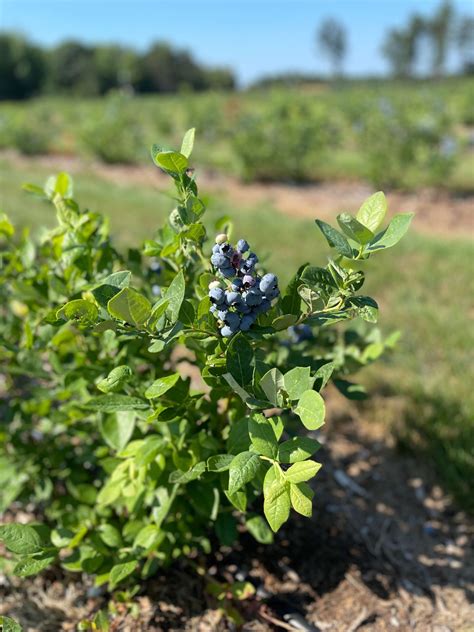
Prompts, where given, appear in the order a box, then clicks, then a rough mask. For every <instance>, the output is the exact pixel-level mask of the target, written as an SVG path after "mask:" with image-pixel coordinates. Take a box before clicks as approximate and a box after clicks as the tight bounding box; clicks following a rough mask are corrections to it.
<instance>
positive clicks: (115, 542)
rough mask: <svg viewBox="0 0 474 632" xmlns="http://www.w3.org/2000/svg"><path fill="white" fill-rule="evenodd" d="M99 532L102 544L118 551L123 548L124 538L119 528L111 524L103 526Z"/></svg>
mask: <svg viewBox="0 0 474 632" xmlns="http://www.w3.org/2000/svg"><path fill="white" fill-rule="evenodd" d="M98 531H99V535H100V539H101V540H102V542H104V544H106V545H107V546H109V547H110V548H112V549H118V548H120V547H121V546H123V541H122V536H121V534H120V531H119V530H118V529H117V527H114V526H113V525H111V524H101V525H100V527H99V529H98Z"/></svg>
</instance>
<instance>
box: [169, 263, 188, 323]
mask: <svg viewBox="0 0 474 632" xmlns="http://www.w3.org/2000/svg"><path fill="white" fill-rule="evenodd" d="M185 289H186V288H185V282H184V275H183V271H182V270H181V271H180V272H178V274H177V275H176V276H175V277H174V279H173V280H172V281H171V284H170V286H169V287H168V289H167V290H166V293H165V298H166V300H167V301H169V305H168V308H167V310H166V313H167V315H168V318H169V319H170V321H171V324H174V323H175V322H176V321H177V320H178V317H179V310H180V309H181V305H182V303H183V300H184V292H185Z"/></svg>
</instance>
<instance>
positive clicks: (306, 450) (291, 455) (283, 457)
mask: <svg viewBox="0 0 474 632" xmlns="http://www.w3.org/2000/svg"><path fill="white" fill-rule="evenodd" d="M320 447H321V446H320V444H319V443H318V442H317V441H316V440H315V439H310V438H309V437H292V438H291V439H288V441H284V442H283V443H282V444H280V447H279V448H278V460H279V461H280V463H298V462H299V461H304V460H305V459H308V458H309V457H310V456H312V455H313V454H314V453H315V452H317V450H319V448H320Z"/></svg>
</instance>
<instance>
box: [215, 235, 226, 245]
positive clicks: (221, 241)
mask: <svg viewBox="0 0 474 632" xmlns="http://www.w3.org/2000/svg"><path fill="white" fill-rule="evenodd" d="M228 239H229V238H228V237H227V235H226V234H225V233H220V234H219V235H217V237H216V244H224V243H225V242H226V241H228Z"/></svg>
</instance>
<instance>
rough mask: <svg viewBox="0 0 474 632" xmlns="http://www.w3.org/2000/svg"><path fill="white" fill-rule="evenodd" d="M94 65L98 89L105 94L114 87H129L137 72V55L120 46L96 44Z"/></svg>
mask: <svg viewBox="0 0 474 632" xmlns="http://www.w3.org/2000/svg"><path fill="white" fill-rule="evenodd" d="M94 66H95V69H96V73H97V82H98V89H99V92H100V94H105V93H107V92H109V91H110V90H113V89H115V88H127V87H128V88H129V87H131V86H132V85H133V83H134V81H135V78H136V75H137V72H138V55H137V54H136V53H135V51H133V50H130V49H128V48H124V47H122V46H117V45H114V44H112V45H109V46H96V47H95V49H94Z"/></svg>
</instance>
